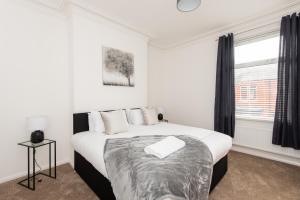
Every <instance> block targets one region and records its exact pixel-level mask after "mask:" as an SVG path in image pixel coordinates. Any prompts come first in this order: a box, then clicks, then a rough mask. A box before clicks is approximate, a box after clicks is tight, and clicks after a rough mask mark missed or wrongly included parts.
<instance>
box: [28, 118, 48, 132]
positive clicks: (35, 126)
mask: <svg viewBox="0 0 300 200" xmlns="http://www.w3.org/2000/svg"><path fill="white" fill-rule="evenodd" d="M47 121H48V119H47V117H46V116H32V117H28V118H27V128H28V130H29V131H30V132H33V131H45V129H46V128H47Z"/></svg>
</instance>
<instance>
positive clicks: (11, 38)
mask: <svg viewBox="0 0 300 200" xmlns="http://www.w3.org/2000/svg"><path fill="white" fill-rule="evenodd" d="M0 24H1V28H0V44H1V45H0V54H1V59H0V92H1V100H0V102H1V103H0V124H1V125H0V136H1V140H0V152H1V154H0V163H1V165H0V182H3V181H6V180H9V179H11V178H14V177H18V176H21V175H24V174H25V172H26V170H27V149H26V148H24V147H20V146H18V145H17V143H18V142H22V141H26V140H28V139H29V135H30V134H29V133H28V132H27V131H26V121H25V118H26V117H28V116H32V115H41V114H43V115H47V116H48V117H49V128H48V129H47V130H46V132H45V136H46V138H51V139H54V140H57V161H58V163H65V162H68V161H69V148H68V147H69V140H68V137H69V134H70V132H71V118H70V113H71V112H72V111H71V106H70V102H71V99H70V96H69V86H70V79H69V76H70V75H69V63H68V59H66V58H68V39H67V27H66V24H65V17H64V16H63V15H61V14H60V13H57V12H55V11H54V10H49V9H47V8H44V7H41V6H38V5H35V4H32V3H29V2H25V1H21V0H4V1H1V2H0ZM47 156H48V150H47V148H46V147H44V148H43V149H41V150H40V149H39V150H38V151H37V160H38V161H39V163H40V164H41V165H42V166H45V165H46V166H47V165H48V157H47Z"/></svg>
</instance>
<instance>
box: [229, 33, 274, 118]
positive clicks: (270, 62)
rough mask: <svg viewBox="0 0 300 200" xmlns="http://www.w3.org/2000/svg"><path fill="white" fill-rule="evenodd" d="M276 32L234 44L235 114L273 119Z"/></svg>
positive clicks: (240, 116) (243, 116)
mask: <svg viewBox="0 0 300 200" xmlns="http://www.w3.org/2000/svg"><path fill="white" fill-rule="evenodd" d="M278 54H279V36H273V37H269V38H265V39H260V40H253V41H250V42H247V43H246V44H245V43H244V44H238V45H237V46H236V47H235V94H236V117H238V118H246V119H249V118H250V119H258V120H273V118H274V113H275V103H276V92H277V62H278Z"/></svg>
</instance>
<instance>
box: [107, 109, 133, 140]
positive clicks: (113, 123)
mask: <svg viewBox="0 0 300 200" xmlns="http://www.w3.org/2000/svg"><path fill="white" fill-rule="evenodd" d="M101 116H102V120H103V122H104V127H105V133H106V134H108V135H111V134H116V133H121V132H126V131H127V130H128V122H127V118H126V114H125V112H124V110H117V111H111V112H101Z"/></svg>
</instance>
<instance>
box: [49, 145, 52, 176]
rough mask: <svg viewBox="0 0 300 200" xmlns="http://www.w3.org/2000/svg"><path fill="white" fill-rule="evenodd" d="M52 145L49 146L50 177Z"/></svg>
mask: <svg viewBox="0 0 300 200" xmlns="http://www.w3.org/2000/svg"><path fill="white" fill-rule="evenodd" d="M51 160H52V159H51V143H50V144H49V176H50V177H51Z"/></svg>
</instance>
